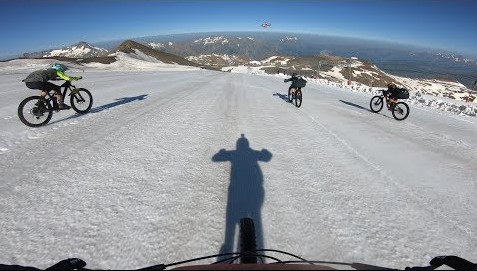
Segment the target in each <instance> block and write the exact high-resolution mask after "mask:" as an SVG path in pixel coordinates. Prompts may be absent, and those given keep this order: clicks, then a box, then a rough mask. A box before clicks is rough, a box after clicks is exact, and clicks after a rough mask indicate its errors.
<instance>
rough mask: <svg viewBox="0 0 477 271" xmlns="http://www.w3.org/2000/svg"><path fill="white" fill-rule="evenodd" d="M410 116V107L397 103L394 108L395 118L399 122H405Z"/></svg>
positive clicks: (403, 103)
mask: <svg viewBox="0 0 477 271" xmlns="http://www.w3.org/2000/svg"><path fill="white" fill-rule="evenodd" d="M407 116H409V105H407V104H406V103H405V102H397V103H396V105H395V106H394V110H393V117H394V118H395V119H397V120H404V119H406V118H407Z"/></svg>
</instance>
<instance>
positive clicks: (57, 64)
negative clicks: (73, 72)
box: [51, 63, 68, 72]
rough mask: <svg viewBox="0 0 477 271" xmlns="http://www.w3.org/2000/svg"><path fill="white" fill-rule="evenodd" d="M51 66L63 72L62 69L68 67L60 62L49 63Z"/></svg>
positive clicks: (65, 69) (64, 69)
mask: <svg viewBox="0 0 477 271" xmlns="http://www.w3.org/2000/svg"><path fill="white" fill-rule="evenodd" d="M51 68H52V69H54V70H57V71H60V72H64V71H67V70H68V67H66V66H65V65H63V64H60V63H55V64H53V65H51Z"/></svg>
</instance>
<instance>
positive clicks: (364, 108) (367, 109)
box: [340, 100, 373, 112]
mask: <svg viewBox="0 0 477 271" xmlns="http://www.w3.org/2000/svg"><path fill="white" fill-rule="evenodd" d="M340 102H342V103H344V104H347V105H351V106H354V107H356V108H359V109H363V110H366V111H368V112H373V111H371V110H370V109H369V108H366V107H362V106H361V105H358V104H355V103H352V102H347V101H343V100H340Z"/></svg>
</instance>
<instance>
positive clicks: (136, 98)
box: [90, 94, 147, 113]
mask: <svg viewBox="0 0 477 271" xmlns="http://www.w3.org/2000/svg"><path fill="white" fill-rule="evenodd" d="M146 96H147V94H143V95H139V96H134V97H124V98H119V99H115V100H116V102H112V103H109V104H105V105H102V106H98V107H95V108H93V109H91V111H90V113H98V112H101V111H103V110H106V109H110V108H113V107H116V106H119V105H123V104H127V103H130V102H134V101H141V100H144V99H146Z"/></svg>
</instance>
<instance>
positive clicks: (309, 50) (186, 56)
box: [24, 32, 477, 88]
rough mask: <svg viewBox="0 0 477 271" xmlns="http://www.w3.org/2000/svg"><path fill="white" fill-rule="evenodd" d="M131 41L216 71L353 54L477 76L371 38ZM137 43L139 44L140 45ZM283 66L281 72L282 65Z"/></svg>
mask: <svg viewBox="0 0 477 271" xmlns="http://www.w3.org/2000/svg"><path fill="white" fill-rule="evenodd" d="M134 40H135V44H134V46H133V47H135V48H136V49H138V50H140V51H142V52H146V51H147V52H148V53H150V54H152V51H150V49H153V50H155V51H158V52H162V54H169V57H168V58H171V57H172V55H174V56H175V57H180V58H181V59H182V60H181V61H179V60H177V58H176V61H175V63H179V62H180V63H186V62H184V61H188V62H187V63H189V64H186V65H199V66H207V67H209V68H216V69H221V68H223V67H226V66H237V65H248V64H249V63H253V62H254V61H262V60H264V59H267V58H269V57H274V56H283V57H287V58H295V59H297V60H296V61H298V62H300V63H304V62H303V61H304V59H307V61H308V62H309V63H308V64H307V66H306V67H304V68H305V70H306V71H307V72H306V73H308V74H312V73H315V74H317V72H318V71H320V69H321V70H323V69H326V66H327V65H328V66H329V64H330V63H331V62H330V60H329V59H328V58H327V57H328V56H339V57H341V58H343V59H351V58H352V57H355V58H358V59H359V60H361V61H363V62H365V63H368V64H369V67H372V66H375V67H376V69H379V70H382V71H384V72H387V73H389V74H393V75H398V76H403V77H410V78H423V79H436V78H437V79H443V80H448V81H458V82H461V83H462V84H464V85H466V86H467V87H469V88H470V87H471V85H472V83H473V82H474V81H475V80H476V79H477V59H474V58H471V57H465V56H463V55H459V54H453V53H450V52H441V51H433V50H430V49H428V48H419V47H411V46H408V45H401V44H391V43H385V42H376V41H370V40H359V39H351V38H340V37H330V36H319V35H307V34H299V35H297V34H291V33H274V32H250V33H248V32H236V33H195V34H179V35H162V36H151V37H142V38H137V39H134ZM123 42H124V41H112V42H105V43H101V44H96V46H93V45H91V44H88V43H86V42H80V43H78V44H75V45H72V46H69V47H66V48H63V49H56V50H48V51H42V52H37V53H27V54H24V57H25V58H38V57H66V58H82V59H84V60H83V61H84V62H91V61H103V62H104V61H106V62H108V61H113V60H112V59H111V55H112V54H114V52H117V51H128V49H125V46H126V45H124V44H123ZM129 42H132V41H129ZM130 45H131V44H130ZM139 45H142V46H143V47H141V48H139ZM126 47H127V46H126ZM129 52H130V51H129ZM108 56H109V57H108ZM325 56H326V57H325ZM89 58H91V59H89ZM93 58H98V59H96V60H95V59H93ZM165 58H167V57H165V56H164V57H163V59H165ZM108 59H109V60H108ZM178 61H179V62H178ZM320 61H321V63H320ZM343 61H344V60H343ZM165 63H168V62H165ZM191 63H194V64H191ZM325 63H327V64H326V65H325ZM282 69H284V70H286V68H285V67H282Z"/></svg>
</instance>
